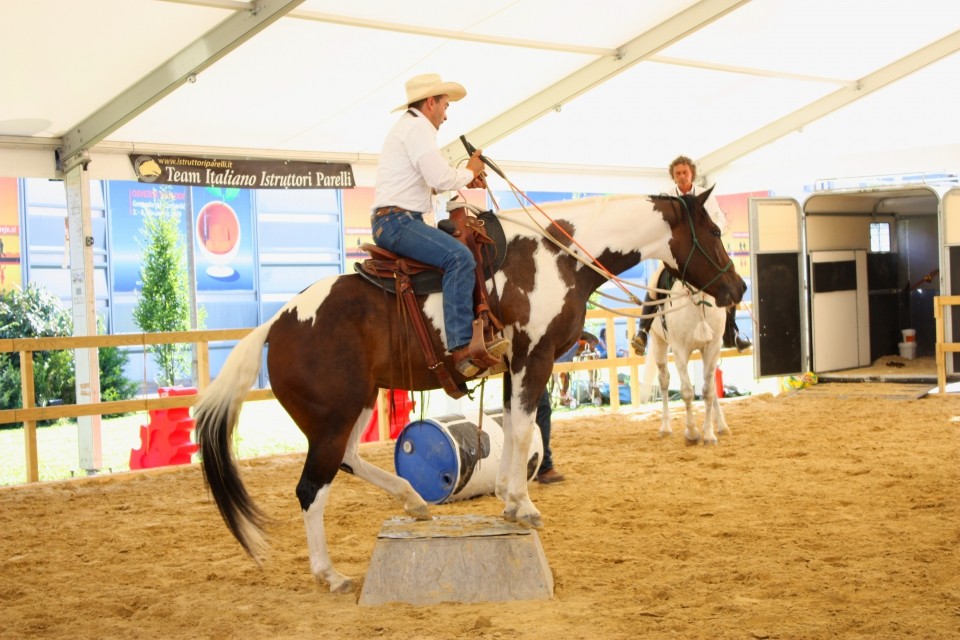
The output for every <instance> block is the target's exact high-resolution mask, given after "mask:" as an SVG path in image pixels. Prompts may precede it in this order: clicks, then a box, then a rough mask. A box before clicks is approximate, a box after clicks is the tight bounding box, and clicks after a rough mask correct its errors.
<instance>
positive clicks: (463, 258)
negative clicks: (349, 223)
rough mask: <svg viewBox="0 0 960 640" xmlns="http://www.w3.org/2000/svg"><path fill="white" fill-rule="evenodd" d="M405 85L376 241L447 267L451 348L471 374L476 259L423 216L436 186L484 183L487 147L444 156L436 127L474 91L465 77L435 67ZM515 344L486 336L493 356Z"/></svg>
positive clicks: (380, 193) (377, 204)
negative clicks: (460, 158)
mask: <svg viewBox="0 0 960 640" xmlns="http://www.w3.org/2000/svg"><path fill="white" fill-rule="evenodd" d="M406 91H407V101H406V102H405V103H404V104H402V105H401V106H399V107H397V108H396V109H394V111H400V110H401V109H403V110H405V111H404V113H403V115H402V116H400V119H399V120H398V121H397V123H396V124H394V125H393V127H392V128H391V129H390V132H389V133H388V134H387V138H386V140H385V141H384V143H383V149H382V150H381V152H380V160H379V163H378V166H377V181H376V190H375V194H374V202H373V213H372V215H371V226H372V230H373V241H374V242H375V243H376V244H377V245H378V246H381V247H383V248H384V249H387V250H388V251H392V252H394V253H396V254H399V255H402V256H406V257H410V258H413V259H414V260H419V261H420V262H424V263H426V264H429V265H433V266H436V267H439V268H441V269H443V281H442V286H443V323H444V331H445V335H446V342H447V350H448V351H449V352H450V353H451V354H452V355H453V359H454V366H455V367H456V369H457V371H458V372H460V374H461V375H463V376H464V377H465V378H470V377H473V376H474V375H476V374H477V373H478V372H479V370H480V367H479V366H477V364H476V363H474V362H473V361H472V360H471V359H470V358H469V357H467V349H465V347H466V346H467V345H468V344H469V343H470V339H471V338H472V337H473V320H474V312H473V286H474V282H475V278H476V276H475V268H476V262H475V261H474V259H473V254H472V253H471V252H470V250H469V249H467V247H466V246H465V245H464V244H463V243H461V242H460V241H458V240H457V239H455V238H453V237H452V236H450V235H449V234H447V233H446V232H444V231H441V230H440V229H437V228H436V227H433V226H431V225H429V224H427V223H425V222H424V219H423V216H424V213H426V212H429V211H432V210H433V205H432V200H431V197H432V195H433V194H434V193H435V192H441V191H455V190H457V189H462V188H463V187H469V188H474V187H483V186H485V182H484V181H483V161H482V160H481V159H480V152H481V150H479V149H478V150H477V151H476V152H475V153H474V154H473V155H472V156H471V157H470V158H469V160H467V164H466V167H463V168H456V169H455V168H453V167H450V166H449V165H448V164H447V163H446V162H445V161H444V159H443V157H442V156H441V155H440V149H439V147H438V146H437V131H438V130H439V129H440V125H441V124H443V122H444V121H445V120H446V119H447V107H448V106H449V104H450V103H451V102H456V101H457V100H460V99H462V98H463V97H464V96H466V95H467V91H466V89H464V88H463V86H462V85H460V84H458V83H456V82H444V81H443V80H442V79H441V78H440V76H439V75H437V74H432V73H431V74H424V75H419V76H416V77H414V78H411V79H410V80H409V81H407V84H406ZM509 347H510V341H509V340H507V339H506V338H497V339H495V340H492V341H490V342H488V343H487V344H486V348H487V352H488V353H489V354H490V355H491V356H493V357H494V358H499V357H500V356H502V355H503V354H504V353H506V351H507V349H509Z"/></svg>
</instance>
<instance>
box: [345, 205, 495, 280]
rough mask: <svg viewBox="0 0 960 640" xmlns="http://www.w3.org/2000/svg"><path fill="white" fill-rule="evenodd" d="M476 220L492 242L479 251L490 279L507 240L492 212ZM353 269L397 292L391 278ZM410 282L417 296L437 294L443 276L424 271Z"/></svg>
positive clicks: (434, 272) (484, 213)
mask: <svg viewBox="0 0 960 640" xmlns="http://www.w3.org/2000/svg"><path fill="white" fill-rule="evenodd" d="M477 218H478V219H480V220H481V221H483V226H484V229H485V230H486V232H487V236H489V237H490V239H491V240H493V244H492V245H489V244H485V245H482V246H481V249H480V251H481V253H482V254H483V257H484V267H483V272H484V275H485V276H486V277H487V278H491V277H493V274H494V273H496V272H497V271H499V270H500V267H502V266H503V261H504V259H505V258H506V256H507V239H506V236H505V235H504V234H503V227H502V226H501V225H500V220H499V219H498V218H497V215H496V214H495V213H494V212H492V211H483V212H481V213H480V215H478V216H477ZM353 269H354V271H356V272H357V273H358V274H359V275H360V277H361V278H363V279H364V280H366V281H367V282H369V283H370V284H372V285H374V286H376V287H380V288H381V289H385V290H387V291H389V292H390V293H396V292H397V284H396V280H394V279H393V278H378V277H377V276H375V275H372V274H370V273H367V272H366V271H364V270H363V264H362V263H361V262H357V263H355V264H354V265H353ZM410 281H411V283H412V284H413V291H414V292H415V293H416V294H417V295H418V296H424V295H427V294H428V293H438V292H440V291H442V290H443V287H442V286H441V283H442V281H443V274H442V273H440V272H439V271H424V272H422V273H418V274H416V275H414V276H412V277H411V278H410Z"/></svg>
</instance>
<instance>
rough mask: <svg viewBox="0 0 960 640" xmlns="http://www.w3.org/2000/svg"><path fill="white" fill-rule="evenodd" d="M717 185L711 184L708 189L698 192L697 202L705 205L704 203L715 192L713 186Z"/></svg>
mask: <svg viewBox="0 0 960 640" xmlns="http://www.w3.org/2000/svg"><path fill="white" fill-rule="evenodd" d="M715 186H717V185H715V184H714V185H711V186H710V188H709V189H707V190H706V191H704V192H703V193H698V194H697V202H699V203H700V206H703V203H704V202H706V201H707V198H709V197H710V194H711V193H713V187H715Z"/></svg>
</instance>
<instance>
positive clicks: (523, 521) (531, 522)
mask: <svg viewBox="0 0 960 640" xmlns="http://www.w3.org/2000/svg"><path fill="white" fill-rule="evenodd" d="M517 524H519V525H520V526H521V527H526V528H527V529H543V518H542V517H541V516H540V514H539V513H528V514H525V515H522V516H518V517H517Z"/></svg>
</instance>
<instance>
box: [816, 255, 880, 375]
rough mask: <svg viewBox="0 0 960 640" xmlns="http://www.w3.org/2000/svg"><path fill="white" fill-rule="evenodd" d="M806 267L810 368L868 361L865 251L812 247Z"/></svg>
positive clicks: (845, 366) (851, 365) (829, 368)
mask: <svg viewBox="0 0 960 640" xmlns="http://www.w3.org/2000/svg"><path fill="white" fill-rule="evenodd" d="M810 271H811V274H810V310H811V317H812V320H813V322H812V324H811V329H812V331H811V334H812V339H813V370H814V371H816V372H817V373H820V372H823V371H837V370H838V369H853V368H856V367H862V366H866V365H868V364H870V312H869V304H868V302H867V254H866V252H865V251H863V250H860V249H857V250H854V251H812V252H810Z"/></svg>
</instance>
